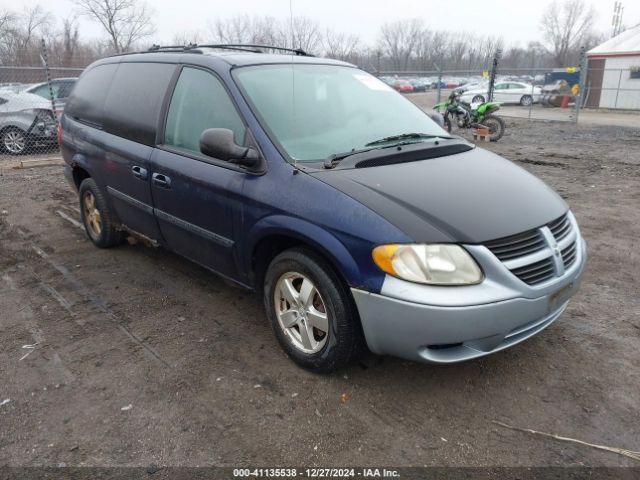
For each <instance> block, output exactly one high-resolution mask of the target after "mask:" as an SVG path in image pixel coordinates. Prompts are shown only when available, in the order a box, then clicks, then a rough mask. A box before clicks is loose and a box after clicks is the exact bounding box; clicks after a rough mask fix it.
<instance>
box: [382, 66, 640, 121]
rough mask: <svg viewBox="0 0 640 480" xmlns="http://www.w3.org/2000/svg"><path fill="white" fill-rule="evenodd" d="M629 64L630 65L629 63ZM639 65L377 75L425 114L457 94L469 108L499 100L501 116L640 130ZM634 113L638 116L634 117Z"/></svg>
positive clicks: (412, 72) (488, 69)
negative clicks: (470, 104)
mask: <svg viewBox="0 0 640 480" xmlns="http://www.w3.org/2000/svg"><path fill="white" fill-rule="evenodd" d="M627 63H628V61H627ZM637 63H638V66H627V67H626V68H616V65H615V60H613V61H612V60H610V59H608V60H604V59H602V60H600V59H598V60H595V61H594V59H589V61H588V62H587V58H586V56H585V55H583V56H582V60H581V65H580V66H577V67H567V68H531V69H522V68H520V69H509V68H502V67H500V66H498V67H497V68H496V69H495V78H494V85H493V91H492V92H491V91H490V83H491V77H492V73H493V70H492V69H490V67H487V68H486V69H484V70H466V71H465V70H432V71H386V72H377V73H376V75H377V76H378V77H379V78H380V79H381V80H383V81H384V82H385V83H387V84H388V85H390V86H392V87H393V88H395V89H396V90H398V91H399V92H401V93H405V94H407V95H408V96H409V98H410V99H411V100H412V101H413V102H414V103H416V104H417V105H419V106H420V107H421V108H423V109H424V110H428V109H432V108H433V107H434V105H436V104H437V103H439V102H441V101H445V100H446V99H447V97H448V96H449V95H450V94H451V92H453V91H456V92H459V93H460V99H461V100H462V101H464V102H467V103H475V102H484V101H488V100H490V99H491V100H493V101H495V102H498V103H500V104H501V105H500V110H499V112H498V115H501V116H503V117H515V118H524V119H528V120H553V121H562V122H573V123H578V121H579V118H580V116H581V115H582V116H583V120H584V121H586V122H588V123H595V124H602V125H608V124H618V125H623V126H635V127H640V59H639V60H638V61H637ZM629 114H632V115H629Z"/></svg>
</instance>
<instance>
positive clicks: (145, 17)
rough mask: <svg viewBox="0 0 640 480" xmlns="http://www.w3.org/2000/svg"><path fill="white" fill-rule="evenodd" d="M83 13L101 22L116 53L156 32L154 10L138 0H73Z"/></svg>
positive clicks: (126, 49) (124, 50)
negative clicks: (152, 16)
mask: <svg viewBox="0 0 640 480" xmlns="http://www.w3.org/2000/svg"><path fill="white" fill-rule="evenodd" d="M73 1H74V3H75V4H76V5H77V6H78V8H79V9H80V12H81V13H82V14H83V15H86V16H87V17H89V18H91V19H93V20H94V21H96V22H98V23H99V24H100V25H102V27H103V28H104V30H105V32H106V33H107V35H108V37H109V44H110V46H111V48H112V49H113V50H114V51H115V52H116V53H122V52H126V51H128V50H129V49H130V48H131V47H132V46H133V45H134V44H135V43H136V42H138V41H140V40H142V39H143V38H146V37H149V36H150V35H152V34H153V33H154V32H155V27H154V25H153V22H152V21H151V14H152V12H151V10H150V8H149V7H148V5H147V4H146V3H143V2H138V1H137V0H73Z"/></svg>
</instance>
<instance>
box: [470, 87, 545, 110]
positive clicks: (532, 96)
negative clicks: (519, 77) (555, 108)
mask: <svg viewBox="0 0 640 480" xmlns="http://www.w3.org/2000/svg"><path fill="white" fill-rule="evenodd" d="M487 89H488V85H487V86H485V87H481V88H478V89H472V90H467V91H466V92H464V93H463V94H462V96H461V97H460V99H461V100H462V101H463V102H467V103H482V102H486V101H487V98H488V96H487ZM541 95H542V90H541V89H540V87H534V86H533V85H529V84H526V83H521V82H499V83H496V85H495V87H494V90H493V101H494V102H499V103H519V104H520V105H522V106H525V107H527V106H529V105H531V104H532V103H537V102H538V101H540V96H541Z"/></svg>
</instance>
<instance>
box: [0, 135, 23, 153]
mask: <svg viewBox="0 0 640 480" xmlns="http://www.w3.org/2000/svg"><path fill="white" fill-rule="evenodd" d="M2 144H3V145H4V148H5V149H6V150H7V151H8V152H9V153H12V154H14V155H17V154H20V153H22V152H24V149H25V147H26V146H27V139H26V138H25V136H24V134H23V133H22V132H21V131H19V130H9V131H7V132H5V133H4V135H3V136H2Z"/></svg>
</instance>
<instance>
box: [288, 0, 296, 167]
mask: <svg viewBox="0 0 640 480" xmlns="http://www.w3.org/2000/svg"><path fill="white" fill-rule="evenodd" d="M289 21H290V24H291V133H292V138H293V137H294V136H295V124H296V121H295V120H296V119H295V116H296V74H295V71H294V66H293V57H294V52H295V48H296V44H295V35H294V31H293V0H289ZM297 165H298V160H297V158H294V159H293V166H294V168H295V167H297ZM294 172H295V173H297V170H296V169H294Z"/></svg>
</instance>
